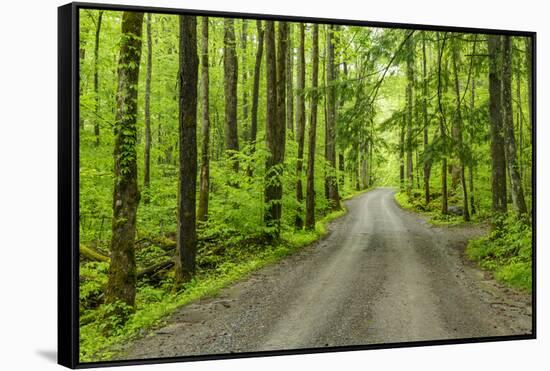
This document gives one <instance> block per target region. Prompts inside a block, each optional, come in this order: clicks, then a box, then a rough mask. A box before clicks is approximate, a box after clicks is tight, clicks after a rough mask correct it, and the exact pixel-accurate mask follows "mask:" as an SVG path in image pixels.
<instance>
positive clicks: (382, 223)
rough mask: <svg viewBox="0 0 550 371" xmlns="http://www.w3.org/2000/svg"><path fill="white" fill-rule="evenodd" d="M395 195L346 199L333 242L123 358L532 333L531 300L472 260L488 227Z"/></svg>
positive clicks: (138, 344) (252, 281) (201, 309)
mask: <svg viewBox="0 0 550 371" xmlns="http://www.w3.org/2000/svg"><path fill="white" fill-rule="evenodd" d="M393 194H394V190H392V189H387V188H379V189H375V190H373V191H370V192H367V193H365V194H362V195H360V196H358V197H355V198H354V199H352V200H349V201H347V202H346V206H347V208H348V209H349V212H348V214H347V215H345V216H344V217H342V218H340V219H338V220H336V221H334V222H333V223H332V224H331V225H330V227H329V231H330V234H329V236H328V237H327V238H325V239H323V240H321V241H319V242H317V243H315V244H313V245H311V246H309V247H306V248H304V249H302V250H300V252H298V253H296V254H294V255H292V256H290V257H288V258H286V259H284V260H282V261H281V262H280V263H278V264H275V265H271V266H268V267H266V268H263V269H261V270H259V271H257V272H255V273H253V274H252V275H250V276H249V277H248V278H246V279H244V280H242V281H240V282H237V283H236V284H234V285H232V286H230V287H228V288H226V289H224V290H222V291H221V293H220V295H218V296H217V297H216V298H210V299H205V300H201V301H197V302H194V303H192V304H189V305H187V306H185V307H183V308H181V309H180V310H178V311H177V312H176V313H175V314H174V315H173V316H172V317H171V318H170V319H169V320H168V322H167V325H166V326H165V327H163V328H161V329H156V330H153V331H151V332H150V333H149V334H147V335H146V336H144V337H143V338H142V339H139V340H137V341H135V342H133V343H131V344H127V345H126V346H124V347H123V348H122V349H121V354H122V356H120V357H117V359H143V358H151V357H168V356H185V355H198V354H222V353H232V352H253V351H264V350H280V349H299V348H317V347H327V346H341V345H358V344H380V343H393V342H406V341H419V340H442V339H458V338H475V337H486V336H499V335H519V334H530V333H531V297H530V295H525V294H522V293H518V292H515V291H513V290H511V289H507V288H505V287H503V286H502V285H500V284H498V283H496V282H495V281H494V280H493V279H492V278H491V277H490V275H489V274H487V273H484V272H482V271H480V270H479V269H477V268H476V267H475V266H474V265H473V264H472V263H470V262H467V261H466V260H465V258H464V254H463V251H464V247H465V245H466V242H467V241H468V239H470V238H472V237H475V236H478V235H480V234H482V233H484V232H486V231H485V230H484V229H483V228H482V227H479V226H477V227H473V226H459V227H441V228H440V227H433V226H431V225H429V224H428V223H427V222H426V221H425V219H424V218H422V217H420V216H418V215H417V214H414V213H411V212H408V211H404V210H402V209H401V208H400V207H399V206H398V205H397V204H396V203H395V201H394V199H393Z"/></svg>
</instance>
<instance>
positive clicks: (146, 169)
mask: <svg viewBox="0 0 550 371" xmlns="http://www.w3.org/2000/svg"><path fill="white" fill-rule="evenodd" d="M146 23H147V31H146V32H147V69H146V72H145V151H144V156H143V157H144V164H143V188H144V189H145V192H144V197H143V203H144V204H148V203H149V201H150V198H151V197H150V193H151V189H150V188H151V187H150V183H151V175H150V173H151V70H152V62H153V40H152V37H151V13H147V21H146Z"/></svg>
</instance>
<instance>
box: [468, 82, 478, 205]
mask: <svg viewBox="0 0 550 371" xmlns="http://www.w3.org/2000/svg"><path fill="white" fill-rule="evenodd" d="M475 76H476V74H475V73H474V76H473V78H472V90H471V92H472V95H471V97H470V130H469V132H470V141H471V142H473V140H474V125H475V108H476V106H475V104H476V78H475ZM472 152H473V151H472ZM468 181H469V183H470V209H471V211H472V215H473V214H475V213H476V206H475V197H474V159H473V155H472V156H470V161H469V164H468Z"/></svg>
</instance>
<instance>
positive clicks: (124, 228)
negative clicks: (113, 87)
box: [105, 11, 143, 308]
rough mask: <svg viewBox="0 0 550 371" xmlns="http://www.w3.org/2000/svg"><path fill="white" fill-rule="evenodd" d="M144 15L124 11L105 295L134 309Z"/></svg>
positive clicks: (109, 301) (108, 301) (106, 297)
mask: <svg viewBox="0 0 550 371" xmlns="http://www.w3.org/2000/svg"><path fill="white" fill-rule="evenodd" d="M142 23H143V13H138V12H133V11H132V12H124V14H123V15H122V38H121V42H120V57H119V60H118V88H117V95H116V118H115V127H114V134H115V146H114V152H113V157H114V163H115V168H114V181H115V184H114V191H113V222H112V237H111V254H110V255H111V264H110V266H109V280H108V283H107V288H106V292H105V300H106V302H107V303H115V302H117V301H122V302H124V303H125V304H126V305H128V306H130V307H132V308H133V307H134V304H135V296H136V259H135V251H134V239H135V235H136V212H137V208H138V204H139V198H140V194H139V190H138V184H137V162H136V140H137V128H136V119H137V111H138V107H137V95H138V89H137V88H138V80H139V63H140V59H141V35H142Z"/></svg>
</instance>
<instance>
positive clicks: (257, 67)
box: [247, 20, 264, 177]
mask: <svg viewBox="0 0 550 371" xmlns="http://www.w3.org/2000/svg"><path fill="white" fill-rule="evenodd" d="M256 28H257V35H258V47H257V49H256V61H255V63H254V81H253V84H252V112H251V113H250V151H251V154H254V152H255V151H256V135H257V133H258V97H259V92H260V72H261V68H262V55H263V51H264V30H263V29H262V21H260V20H257V21H256ZM247 172H248V176H249V177H251V176H252V167H251V166H250V167H249V168H248V171H247Z"/></svg>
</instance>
